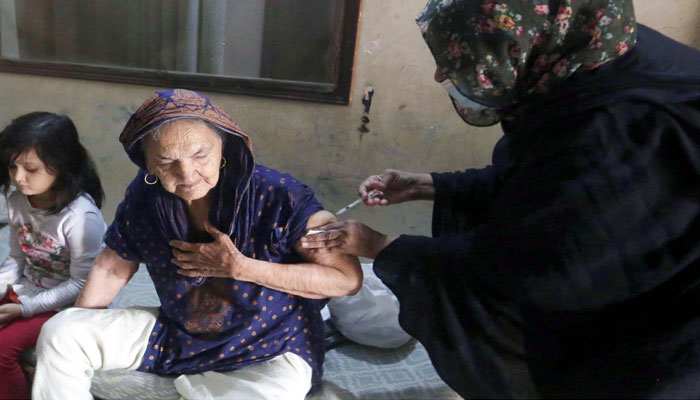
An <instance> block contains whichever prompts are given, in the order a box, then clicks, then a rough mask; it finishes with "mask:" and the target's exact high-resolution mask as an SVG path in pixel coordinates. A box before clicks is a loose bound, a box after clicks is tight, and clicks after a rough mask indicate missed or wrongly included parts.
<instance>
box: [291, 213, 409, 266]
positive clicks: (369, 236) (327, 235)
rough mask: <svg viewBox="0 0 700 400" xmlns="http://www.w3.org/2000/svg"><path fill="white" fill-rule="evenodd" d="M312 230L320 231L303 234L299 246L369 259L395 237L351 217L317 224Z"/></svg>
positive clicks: (374, 256)
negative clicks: (335, 251) (336, 251)
mask: <svg viewBox="0 0 700 400" xmlns="http://www.w3.org/2000/svg"><path fill="white" fill-rule="evenodd" d="M314 230H316V231H321V232H319V233H314V234H310V235H306V236H303V237H302V238H301V247H303V248H305V249H330V250H338V251H340V252H342V253H344V254H349V255H353V256H356V257H366V258H371V259H374V258H376V257H377V255H378V254H379V253H380V252H381V251H382V250H384V248H385V247H386V246H388V245H389V243H391V242H392V241H393V240H394V239H395V237H392V236H387V235H384V234H382V233H380V232H377V231H375V230H374V229H372V228H370V227H369V226H367V225H365V224H362V223H360V222H357V221H355V220H351V219H350V220H347V221H339V222H333V223H331V224H327V225H323V226H319V227H316V228H314Z"/></svg>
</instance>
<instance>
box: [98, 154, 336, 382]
mask: <svg viewBox="0 0 700 400" xmlns="http://www.w3.org/2000/svg"><path fill="white" fill-rule="evenodd" d="M251 172H252V174H251V176H250V178H249V180H248V184H247V185H244V186H242V187H244V190H243V191H242V192H239V195H240V196H238V198H237V199H235V201H234V199H229V200H228V203H230V207H233V205H234V204H235V207H236V209H235V211H236V212H234V213H230V212H223V213H222V212H221V209H222V207H220V206H221V205H217V206H213V207H212V211H211V212H210V220H211V221H212V223H213V224H214V225H215V226H217V227H218V228H219V229H220V230H222V231H224V232H229V235H230V236H231V237H232V238H233V239H234V243H236V246H237V247H238V249H239V250H240V251H241V252H242V253H243V254H244V255H246V256H247V257H251V258H255V259H260V260H267V261H271V262H277V263H294V262H299V261H301V258H300V257H299V255H298V254H297V253H296V252H295V251H294V243H296V242H297V241H298V240H299V238H301V236H302V235H303V234H304V232H305V229H306V224H307V221H308V219H309V217H310V216H311V215H312V214H313V213H315V212H317V211H319V210H322V209H323V207H322V205H321V204H320V203H319V202H318V201H317V200H316V198H315V196H314V194H313V192H312V191H311V189H309V188H308V187H307V186H306V185H304V184H303V183H301V182H299V181H297V180H296V179H294V178H293V177H292V176H291V175H289V174H283V173H280V172H278V171H275V170H273V169H270V168H267V167H265V166H262V165H255V167H254V171H251ZM144 175H145V171H143V170H141V171H139V174H138V175H137V176H136V178H134V180H133V181H132V182H131V184H130V185H129V187H128V189H127V191H126V196H125V198H124V200H123V202H122V203H121V204H120V205H119V207H118V209H117V213H116V216H115V219H114V222H113V223H112V225H111V226H110V227H109V229H108V231H107V235H106V239H105V241H106V243H107V245H108V246H109V247H110V248H112V249H113V250H114V251H116V252H118V253H119V254H120V255H121V257H123V258H124V259H127V260H132V261H138V262H142V263H145V264H146V266H147V267H148V272H149V274H150V275H151V278H152V280H153V283H154V284H155V287H156V291H157V292H158V296H159V298H160V302H161V307H160V313H159V316H158V321H157V323H156V324H155V327H154V328H153V332H152V333H151V336H150V340H149V345H148V349H147V351H146V353H145V355H144V358H143V361H142V364H141V366H140V367H139V370H140V371H146V372H153V373H157V374H159V375H174V374H194V373H200V372H204V371H230V370H235V369H239V368H243V367H245V366H247V365H250V364H254V363H258V362H262V361H266V360H269V359H271V358H273V357H276V356H278V355H280V354H283V353H285V352H289V351H291V352H293V353H294V354H297V355H300V356H301V357H302V358H303V359H304V360H306V361H307V362H308V363H309V365H310V366H311V368H312V369H313V371H314V379H313V380H314V382H318V381H320V378H321V375H322V363H323V356H324V349H323V322H322V319H321V315H320V309H321V308H322V307H323V306H324V305H325V303H326V300H311V299H306V298H302V297H298V296H295V295H290V294H287V293H284V292H280V291H277V290H273V289H270V288H267V287H264V286H260V285H257V284H254V283H251V282H244V281H237V280H233V279H224V278H188V277H185V276H182V275H179V274H177V273H176V270H177V266H175V265H174V264H172V263H171V262H170V259H171V257H172V253H171V247H170V246H169V245H168V242H169V241H170V240H173V239H178V240H187V241H193V236H192V235H193V233H192V231H193V230H190V229H189V228H188V226H187V225H188V220H187V218H186V214H185V213H184V211H183V210H184V205H183V202H182V201H181V200H180V199H179V198H177V197H176V196H174V195H172V194H169V193H167V192H165V190H164V189H163V188H162V187H161V186H160V184H157V185H152V186H149V185H146V184H145V183H144V180H143V178H144ZM233 175H235V174H229V176H233ZM230 179H233V180H234V182H229V183H233V184H234V185H236V184H237V182H239V180H240V179H241V177H240V176H238V177H237V178H230ZM228 180H229V179H222V180H220V182H219V184H218V185H217V188H215V189H213V190H217V197H215V198H216V199H219V201H220V202H221V201H223V202H225V201H226V199H225V198H222V197H221V196H218V194H222V193H223V194H225V193H226V192H227V190H221V189H220V186H222V185H224V183H222V181H224V182H226V181H228ZM229 193H230V192H229ZM243 194H244V195H243ZM224 206H227V205H226V204H224ZM164 207H168V210H165V211H164V209H163V208H164ZM230 207H229V208H230ZM223 209H226V207H223ZM166 211H167V212H166ZM232 214H233V215H232ZM221 215H229V217H223V218H222V217H220V216H221ZM164 218H170V219H169V220H166V221H163V219H164ZM222 219H224V220H223V221H222Z"/></svg>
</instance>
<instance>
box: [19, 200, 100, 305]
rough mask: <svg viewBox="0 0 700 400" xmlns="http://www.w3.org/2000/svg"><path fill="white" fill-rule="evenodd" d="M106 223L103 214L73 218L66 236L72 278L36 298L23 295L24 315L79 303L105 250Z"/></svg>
mask: <svg viewBox="0 0 700 400" xmlns="http://www.w3.org/2000/svg"><path fill="white" fill-rule="evenodd" d="M104 233H105V223H104V220H103V219H102V215H101V214H100V213H99V212H94V211H88V212H83V213H79V214H76V215H73V216H72V217H71V218H70V219H68V220H67V221H66V222H65V225H64V227H63V234H64V236H65V238H66V243H67V244H68V246H69V248H70V278H69V279H68V280H66V281H65V282H63V283H61V284H59V285H57V286H55V287H53V288H50V289H47V290H44V291H42V292H40V293H38V294H36V295H33V296H20V297H19V301H20V303H21V308H22V316H24V317H25V318H28V317H31V316H33V315H35V314H39V313H42V312H46V311H49V310H54V309H56V308H60V307H63V306H66V305H69V304H71V303H73V302H74V301H75V299H76V298H77V296H78V293H79V292H80V289H81V288H82V287H83V286H84V285H85V281H86V280H87V276H88V273H89V272H90V268H91V267H92V264H93V263H94V261H95V258H96V257H97V255H98V254H99V253H100V252H101V251H102V249H103V248H104V242H103V237H104Z"/></svg>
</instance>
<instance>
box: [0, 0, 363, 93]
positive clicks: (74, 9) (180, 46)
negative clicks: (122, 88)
mask: <svg viewBox="0 0 700 400" xmlns="http://www.w3.org/2000/svg"><path fill="white" fill-rule="evenodd" d="M359 7H360V0H0V71H4V72H19V73H30V74H41V75H52V76H63V77H73V78H84V79H96V80H106V81H116V82H127V83H137V84H151V85H159V86H168V87H184V88H189V89H201V90H212V91H222V92H229V93H242V94H253V95H263V96H273V97H281V98H292V99H304V100H311V101H321V102H329V103H337V104H347V103H348V100H349V95H350V83H351V78H352V67H353V58H354V52H355V38H356V35H357V25H358V19H359Z"/></svg>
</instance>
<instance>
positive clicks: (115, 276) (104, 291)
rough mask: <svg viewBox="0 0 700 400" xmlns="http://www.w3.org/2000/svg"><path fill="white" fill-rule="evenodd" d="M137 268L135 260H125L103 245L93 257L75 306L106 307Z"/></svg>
mask: <svg viewBox="0 0 700 400" xmlns="http://www.w3.org/2000/svg"><path fill="white" fill-rule="evenodd" d="M138 268H139V264H138V263H137V262H135V261H129V260H125V259H123V258H121V257H120V256H119V254H117V253H116V252H115V251H114V250H112V249H111V248H109V247H105V248H104V250H102V252H101V253H100V254H99V255H98V256H97V259H95V265H93V266H92V268H91V269H90V273H89V274H88V278H87V282H85V287H83V290H82V291H81V292H80V294H79V295H78V299H77V300H76V302H75V306H76V307H83V308H106V307H107V306H108V305H109V303H111V302H112V300H114V298H115V297H116V296H117V294H119V291H120V290H121V289H122V288H123V287H124V286H125V285H126V284H127V282H129V279H131V277H132V276H133V275H134V274H135V273H136V271H137V270H138Z"/></svg>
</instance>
